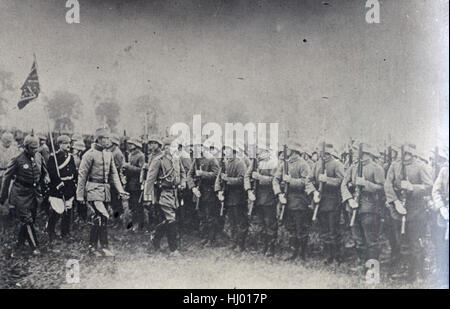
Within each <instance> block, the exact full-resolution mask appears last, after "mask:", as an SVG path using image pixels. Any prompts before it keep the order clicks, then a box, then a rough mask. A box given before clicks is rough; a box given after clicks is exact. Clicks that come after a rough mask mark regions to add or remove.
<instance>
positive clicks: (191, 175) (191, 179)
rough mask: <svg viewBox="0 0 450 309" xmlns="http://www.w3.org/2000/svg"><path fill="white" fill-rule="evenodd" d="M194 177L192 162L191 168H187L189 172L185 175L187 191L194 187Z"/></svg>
mask: <svg viewBox="0 0 450 309" xmlns="http://www.w3.org/2000/svg"><path fill="white" fill-rule="evenodd" d="M194 175H195V164H194V161H192V163H191V167H190V168H189V171H188V172H187V175H186V183H187V186H188V188H189V189H192V188H193V187H195V181H194Z"/></svg>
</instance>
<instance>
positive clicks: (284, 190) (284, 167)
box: [277, 145, 289, 223]
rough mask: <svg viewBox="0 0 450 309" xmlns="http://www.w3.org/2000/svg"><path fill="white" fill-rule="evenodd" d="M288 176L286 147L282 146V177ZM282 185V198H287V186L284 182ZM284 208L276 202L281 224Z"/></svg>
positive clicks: (283, 205) (284, 205)
mask: <svg viewBox="0 0 450 309" xmlns="http://www.w3.org/2000/svg"><path fill="white" fill-rule="evenodd" d="M288 174H289V166H288V161H287V145H284V146H283V177H284V175H288ZM281 185H282V188H283V189H282V191H283V194H284V197H285V198H286V200H287V198H288V194H289V184H288V183H286V182H285V181H282V182H281ZM285 207H286V204H282V203H280V202H278V205H277V210H278V222H280V223H281V222H282V221H283V216H284V209H285Z"/></svg>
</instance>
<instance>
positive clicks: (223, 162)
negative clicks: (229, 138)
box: [217, 153, 227, 217]
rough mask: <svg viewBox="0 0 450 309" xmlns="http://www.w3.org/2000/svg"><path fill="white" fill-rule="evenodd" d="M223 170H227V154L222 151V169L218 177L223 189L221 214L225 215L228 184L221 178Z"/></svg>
mask: <svg viewBox="0 0 450 309" xmlns="http://www.w3.org/2000/svg"><path fill="white" fill-rule="evenodd" d="M222 171H223V172H226V169H225V155H224V154H223V153H222V160H220V171H219V174H218V175H217V177H219V182H220V188H221V191H222V193H223V200H222V201H220V216H221V217H222V216H223V209H224V208H225V192H226V190H227V184H226V183H225V181H222V180H221V176H222Z"/></svg>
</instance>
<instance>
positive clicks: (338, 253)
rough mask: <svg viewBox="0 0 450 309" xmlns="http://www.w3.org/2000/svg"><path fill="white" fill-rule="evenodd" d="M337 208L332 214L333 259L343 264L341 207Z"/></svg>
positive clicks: (330, 222)
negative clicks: (340, 222)
mask: <svg viewBox="0 0 450 309" xmlns="http://www.w3.org/2000/svg"><path fill="white" fill-rule="evenodd" d="M336 206H337V208H336V209H334V210H333V211H331V214H330V221H329V224H330V237H331V243H332V248H333V250H332V251H333V252H332V253H333V258H334V259H335V260H336V261H337V262H338V263H341V261H342V237H341V228H340V224H339V221H340V218H341V207H340V206H341V205H340V204H339V205H336Z"/></svg>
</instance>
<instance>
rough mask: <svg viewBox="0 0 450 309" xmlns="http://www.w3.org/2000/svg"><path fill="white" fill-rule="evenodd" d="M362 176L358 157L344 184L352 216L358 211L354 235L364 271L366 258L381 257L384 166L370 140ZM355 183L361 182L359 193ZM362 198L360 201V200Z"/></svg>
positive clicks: (359, 266) (345, 200) (344, 197)
mask: <svg viewBox="0 0 450 309" xmlns="http://www.w3.org/2000/svg"><path fill="white" fill-rule="evenodd" d="M358 150H359V149H358V145H357V144H354V145H353V153H356V154H357V153H358ZM362 151H363V154H362V158H361V165H362V177H359V176H358V159H356V160H355V161H353V164H352V165H351V166H350V167H349V169H348V170H347V172H346V173H345V177H344V179H343V181H342V184H341V194H342V201H343V203H345V205H346V210H347V212H349V217H352V215H353V212H356V213H355V222H354V225H353V227H352V228H351V230H352V235H353V239H354V240H355V243H356V250H357V252H358V262H357V269H358V270H361V271H362V269H363V268H362V267H363V265H365V262H366V261H368V260H370V259H375V260H378V257H379V250H380V248H379V243H378V237H379V230H378V229H379V225H380V212H381V210H382V209H381V208H380V204H379V203H378V197H379V193H380V192H382V191H383V186H384V180H385V179H384V171H383V168H382V167H381V166H380V165H378V164H376V163H375V162H374V161H373V156H375V154H376V153H375V150H374V149H373V147H372V146H371V145H369V144H366V143H363V144H362ZM356 186H359V188H360V190H359V192H358V194H359V196H357V194H356V189H355V188H356ZM358 199H359V202H358Z"/></svg>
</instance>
